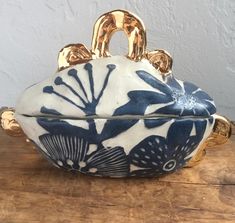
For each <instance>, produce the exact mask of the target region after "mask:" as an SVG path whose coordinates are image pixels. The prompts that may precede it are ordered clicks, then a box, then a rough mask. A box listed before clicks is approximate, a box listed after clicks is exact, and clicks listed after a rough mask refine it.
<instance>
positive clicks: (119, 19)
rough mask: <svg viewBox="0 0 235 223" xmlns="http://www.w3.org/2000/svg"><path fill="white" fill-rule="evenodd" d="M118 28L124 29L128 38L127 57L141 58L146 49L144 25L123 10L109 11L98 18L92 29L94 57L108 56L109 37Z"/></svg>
mask: <svg viewBox="0 0 235 223" xmlns="http://www.w3.org/2000/svg"><path fill="white" fill-rule="evenodd" d="M119 30H122V31H124V33H125V34H126V35H127V38H128V46H129V49H128V54H127V57H128V58H130V59H131V60H134V61H139V60H141V59H142V58H143V56H144V54H145V50H146V32H145V27H144V24H143V22H142V21H141V19H140V18H138V17H137V16H136V15H134V14H132V13H130V12H128V11H125V10H115V11H111V12H108V13H105V14H103V15H102V16H101V17H100V18H98V20H97V21H96V23H95V25H94V29H93V38H92V49H91V52H92V53H93V54H94V55H95V56H96V58H100V57H108V56H110V53H109V43H110V39H111V37H112V35H113V34H114V33H115V32H116V31H119Z"/></svg>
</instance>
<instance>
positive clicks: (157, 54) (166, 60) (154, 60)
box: [146, 50, 173, 77]
mask: <svg viewBox="0 0 235 223" xmlns="http://www.w3.org/2000/svg"><path fill="white" fill-rule="evenodd" d="M146 58H147V59H148V60H149V62H150V63H151V64H152V65H153V66H154V67H155V68H156V69H157V70H158V71H159V72H160V73H161V74H162V75H163V76H164V77H165V76H167V75H169V74H170V73H171V69H172V64H173V60H172V57H171V55H170V54H169V53H168V52H167V51H166V50H154V51H151V52H148V53H147V54H146Z"/></svg>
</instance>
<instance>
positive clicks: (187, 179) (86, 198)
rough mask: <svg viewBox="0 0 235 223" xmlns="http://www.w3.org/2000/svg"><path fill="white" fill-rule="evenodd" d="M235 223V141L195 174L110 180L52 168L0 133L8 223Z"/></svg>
mask: <svg viewBox="0 0 235 223" xmlns="http://www.w3.org/2000/svg"><path fill="white" fill-rule="evenodd" d="M13 222H14V223H15V222H17V223H31V222H34V223H36V222H42V223H71V222H76V223H77V222H78V223H79V222H82V223H87V222H92V223H93V222H94V223H106V222H107V223H112V222H115V223H119V222H124V223H132V222H134V223H156V222H161V223H165V222H169V223H172V222H190V223H191V222H197V223H200V222H213V223H217V222H218V223H224V222H235V135H232V137H231V140H230V141H229V142H228V143H227V144H226V145H224V146H221V147H215V148H211V149H209V150H208V151H207V156H206V158H205V159H204V160H203V161H201V163H200V164H199V165H198V166H196V167H193V168H184V169H183V170H180V171H178V172H177V173H175V174H172V175H169V176H166V177H163V178H160V179H156V178H154V179H107V178H106V179H104V178H95V177H88V176H84V175H81V174H74V173H71V172H66V171H63V170H60V169H57V168H55V167H53V166H51V165H50V164H49V163H48V162H47V161H46V160H45V159H44V158H42V156H41V155H40V154H39V153H38V152H37V151H36V150H35V149H33V148H32V145H31V144H30V143H26V142H25V140H24V139H23V138H12V137H9V136H7V135H5V134H4V133H3V132H2V131H0V223H13Z"/></svg>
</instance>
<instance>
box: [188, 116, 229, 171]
mask: <svg viewBox="0 0 235 223" xmlns="http://www.w3.org/2000/svg"><path fill="white" fill-rule="evenodd" d="M214 117H215V123H214V126H213V130H212V133H211V134H210V136H209V137H208V138H207V139H206V141H205V142H204V143H203V144H202V145H201V147H200V148H199V149H198V151H197V153H196V154H195V155H194V156H193V157H192V159H191V160H190V161H189V162H188V164H187V166H186V167H193V166H195V165H197V164H198V163H199V162H200V161H201V160H202V159H203V157H204V156H205V155H206V148H211V147H215V146H218V145H222V144H224V143H226V142H227V141H228V140H229V138H230V136H231V134H232V124H231V122H230V121H229V120H228V119H227V118H225V117H224V116H221V115H217V114H216V115H214Z"/></svg>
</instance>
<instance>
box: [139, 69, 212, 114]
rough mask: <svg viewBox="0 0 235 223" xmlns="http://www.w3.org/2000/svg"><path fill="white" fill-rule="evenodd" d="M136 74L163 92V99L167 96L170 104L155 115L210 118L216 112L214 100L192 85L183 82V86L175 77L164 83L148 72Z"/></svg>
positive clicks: (166, 98)
mask: <svg viewBox="0 0 235 223" xmlns="http://www.w3.org/2000/svg"><path fill="white" fill-rule="evenodd" d="M136 73H137V75H138V76H139V77H140V78H141V79H142V80H144V81H145V82H146V83H147V84H149V85H150V86H152V87H153V88H155V89H157V90H160V91H161V92H163V96H162V97H164V96H165V100H166V101H167V102H168V103H167V104H166V105H164V106H163V107H161V108H159V109H157V110H156V111H155V112H154V113H155V114H169V115H178V116H206V117H209V116H210V115H212V114H214V113H215V112H216V108H215V105H214V102H213V100H212V98H211V97H210V96H209V95H208V94H207V93H206V92H204V91H202V90H201V89H200V88H198V87H197V86H196V85H194V84H192V83H189V82H183V86H181V85H180V83H179V82H178V81H177V80H176V79H175V78H174V77H173V76H169V77H168V78H167V81H166V83H163V82H160V81H159V80H158V79H157V78H155V77H154V76H152V75H151V74H150V73H148V72H146V71H141V70H139V71H137V72H136Z"/></svg>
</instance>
